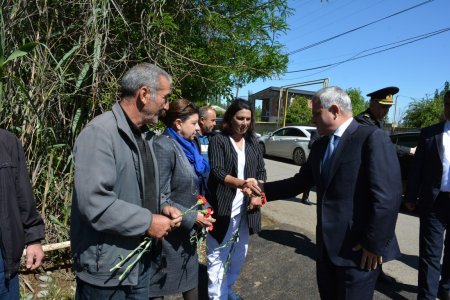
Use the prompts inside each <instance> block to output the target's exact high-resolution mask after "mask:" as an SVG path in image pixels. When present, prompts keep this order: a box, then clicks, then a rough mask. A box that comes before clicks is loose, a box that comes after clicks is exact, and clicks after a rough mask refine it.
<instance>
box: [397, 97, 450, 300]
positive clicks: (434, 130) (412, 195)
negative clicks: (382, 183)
mask: <svg viewBox="0 0 450 300" xmlns="http://www.w3.org/2000/svg"><path fill="white" fill-rule="evenodd" d="M444 116H445V119H446V121H444V122H441V123H438V124H435V125H432V126H430V127H426V128H423V129H422V131H421V134H420V140H419V145H418V146H417V151H416V155H415V157H414V162H413V165H412V167H411V170H410V174H409V176H408V184H407V189H406V196H405V201H406V203H405V205H406V206H407V207H408V208H409V209H410V210H413V209H415V206H416V203H418V209H419V213H420V235H419V280H418V283H419V293H418V299H436V295H437V294H438V292H439V297H440V299H450V297H449V290H450V262H449V259H450V245H449V246H448V247H445V248H444V260H443V264H442V277H441V280H440V281H439V276H440V275H441V263H440V262H441V255H442V250H443V243H444V234H445V231H446V230H447V231H448V230H449V229H450V228H449V227H448V226H449V224H450V170H449V167H450V92H449V91H447V92H446V93H445V96H444ZM417 199H418V202H417ZM448 242H449V241H446V244H447V243H448ZM446 246H447V245H446Z"/></svg>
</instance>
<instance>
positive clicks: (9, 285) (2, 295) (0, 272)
mask: <svg viewBox="0 0 450 300" xmlns="http://www.w3.org/2000/svg"><path fill="white" fill-rule="evenodd" d="M0 300H19V276H18V275H16V276H14V277H12V278H10V279H7V278H5V265H4V261H3V256H2V253H1V251H0Z"/></svg>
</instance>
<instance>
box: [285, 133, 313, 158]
mask: <svg viewBox="0 0 450 300" xmlns="http://www.w3.org/2000/svg"><path fill="white" fill-rule="evenodd" d="M298 147H301V148H302V149H303V150H305V149H307V148H308V137H307V136H306V134H305V133H304V132H303V131H301V130H300V129H298V128H288V130H287V132H286V136H285V137H284V138H283V141H282V142H281V144H280V155H282V156H283V157H285V158H288V159H292V155H293V153H294V150H295V148H298Z"/></svg>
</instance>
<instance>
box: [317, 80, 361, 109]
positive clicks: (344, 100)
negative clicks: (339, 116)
mask: <svg viewBox="0 0 450 300" xmlns="http://www.w3.org/2000/svg"><path fill="white" fill-rule="evenodd" d="M313 101H314V102H316V101H319V102H320V104H321V106H322V107H323V108H325V109H328V108H330V107H331V106H332V105H333V104H336V105H337V106H339V108H340V109H341V110H342V111H344V112H346V113H352V100H351V99H350V97H349V96H348V94H347V93H346V92H345V91H344V90H343V89H341V88H340V87H337V86H329V87H325V88H323V89H320V90H318V91H317V92H316V94H315V95H314V97H313Z"/></svg>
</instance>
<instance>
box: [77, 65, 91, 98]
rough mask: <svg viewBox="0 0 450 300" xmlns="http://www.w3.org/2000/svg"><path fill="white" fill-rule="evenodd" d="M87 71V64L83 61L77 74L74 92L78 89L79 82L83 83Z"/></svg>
mask: <svg viewBox="0 0 450 300" xmlns="http://www.w3.org/2000/svg"><path fill="white" fill-rule="evenodd" d="M88 71H89V64H88V63H85V64H84V65H83V69H81V72H80V75H78V79H77V82H76V84H75V91H74V94H75V93H76V92H77V91H78V90H79V89H80V86H81V84H82V83H83V80H84V77H86V74H87V72H88Z"/></svg>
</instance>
